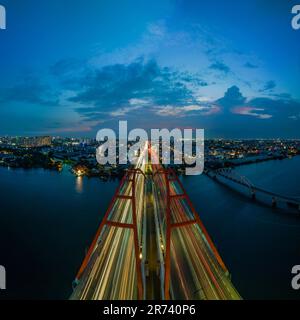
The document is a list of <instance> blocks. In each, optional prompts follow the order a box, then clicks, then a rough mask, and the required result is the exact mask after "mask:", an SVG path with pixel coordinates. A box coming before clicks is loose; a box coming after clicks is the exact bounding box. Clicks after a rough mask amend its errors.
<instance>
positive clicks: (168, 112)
mask: <svg viewBox="0 0 300 320" xmlns="http://www.w3.org/2000/svg"><path fill="white" fill-rule="evenodd" d="M219 111H220V108H219V107H218V106H215V105H212V106H209V105H207V106H203V105H186V106H181V107H175V106H161V107H159V108H156V110H155V113H156V114H157V115H159V116H162V117H170V116H173V117H175V116H176V117H186V116H196V115H203V116H208V115H212V114H215V113H218V112H219Z"/></svg>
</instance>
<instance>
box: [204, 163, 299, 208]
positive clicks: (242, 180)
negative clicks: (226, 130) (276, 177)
mask: <svg viewBox="0 0 300 320" xmlns="http://www.w3.org/2000/svg"><path fill="white" fill-rule="evenodd" d="M205 173H206V175H207V176H209V177H210V178H213V179H214V180H217V181H218V182H221V183H223V184H225V185H227V186H229V187H230V185H229V183H228V182H233V183H234V184H235V185H240V186H242V187H245V188H246V190H247V191H248V192H249V193H248V195H249V196H250V197H251V198H252V199H253V200H260V201H261V202H265V203H267V204H269V205H271V206H272V207H279V208H282V209H287V210H289V211H296V212H299V213H300V197H291V196H286V195H282V194H278V193H275V192H272V191H269V190H266V189H264V188H261V187H258V186H255V185H254V184H253V183H252V182H251V181H250V180H249V179H248V178H247V177H245V176H242V175H240V174H239V173H237V172H236V171H235V170H234V169H231V168H222V169H217V170H207V169H206V170H205ZM233 186H234V185H232V187H233Z"/></svg>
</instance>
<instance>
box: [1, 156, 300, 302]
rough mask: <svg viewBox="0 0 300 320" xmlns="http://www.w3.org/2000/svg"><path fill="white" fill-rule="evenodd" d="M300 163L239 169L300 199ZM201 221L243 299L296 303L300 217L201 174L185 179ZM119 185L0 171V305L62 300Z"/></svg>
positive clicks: (41, 172) (299, 295)
mask: <svg viewBox="0 0 300 320" xmlns="http://www.w3.org/2000/svg"><path fill="white" fill-rule="evenodd" d="M299 168H300V157H295V158H293V159H286V160H282V161H268V162H264V163H259V164H252V165H247V166H241V167H239V168H237V169H236V170H238V172H239V173H241V174H242V175H245V176H247V177H248V178H249V179H250V180H251V181H252V182H253V183H255V184H256V185H259V186H262V187H264V188H266V189H268V190H271V191H274V192H280V193H282V194H286V195H295V196H300V170H299ZM182 180H183V183H184V186H185V188H186V190H187V192H188V194H189V196H190V198H191V200H192V202H193V203H194V206H195V208H196V210H197V212H198V213H199V215H200V218H201V219H202V220H203V222H204V224H205V226H206V228H207V230H208V232H209V233H210V235H211V237H212V238H213V240H214V242H215V243H216V246H217V248H218V250H219V252H220V254H221V256H222V258H223V260H224V261H225V263H226V265H227V267H228V269H229V270H230V273H231V276H232V281H233V283H234V284H235V286H236V287H237V289H238V290H239V292H240V294H241V295H242V297H243V298H245V299H273V298H275V299H280V298H281V299H287V298H290V299H299V298H300V293H299V292H298V291H294V290H293V289H292V288H291V279H292V275H291V269H292V267H293V266H294V265H296V264H300V216H290V215H286V214H283V213H280V212H277V211H274V210H272V209H271V208H269V207H264V206H261V205H259V204H257V203H253V201H251V200H250V199H247V198H245V197H244V196H242V195H240V194H238V193H236V192H235V191H232V190H230V189H228V188H227V187H225V186H223V185H220V184H218V183H216V182H214V181H213V180H211V179H210V178H208V177H207V176H205V175H201V176H197V177H183V178H182ZM117 185H118V182H117V181H110V182H103V181H100V180H99V179H96V178H92V179H88V178H76V177H74V176H73V175H71V174H70V173H69V172H68V171H67V170H64V171H63V172H62V173H57V172H51V171H46V170H22V169H17V170H12V169H10V170H9V169H6V168H0V197H1V207H0V208H1V209H0V221H1V224H0V265H3V266H5V268H6V272H7V290H6V291H2V292H1V291H0V298H1V297H3V298H16V299H66V298H68V297H69V295H70V294H71V290H72V289H71V284H72V281H73V279H74V278H75V275H76V272H77V270H78V268H79V266H80V264H81V262H82V259H83V257H84V253H85V250H86V248H87V247H88V245H89V243H90V242H91V240H92V238H93V236H94V234H95V232H96V229H97V226H98V225H99V223H100V221H101V218H102V217H103V215H104V213H105V210H106V208H107V206H108V204H109V202H110V200H111V198H112V196H113V193H114V191H115V189H116V187H117Z"/></svg>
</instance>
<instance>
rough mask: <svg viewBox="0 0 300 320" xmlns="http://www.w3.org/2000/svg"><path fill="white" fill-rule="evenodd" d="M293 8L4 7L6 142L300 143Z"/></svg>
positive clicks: (129, 3)
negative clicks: (188, 138)
mask: <svg viewBox="0 0 300 320" xmlns="http://www.w3.org/2000/svg"><path fill="white" fill-rule="evenodd" d="M296 2H297V1H287V0H269V1H266V0H252V1H235V0H227V1H221V0H211V1H204V0H197V1H192V0H185V1H183V0H182V1H181V0H174V1H171V0H170V1H166V0H159V1H156V0H152V1H144V0H136V1H134V0H118V1H115V0H106V1H101V0H89V1H83V0H76V1H71V0H69V1H68V0H64V1H63V0H52V1H37V0H36V1H34V0H19V1H5V0H0V3H1V4H2V5H5V7H6V11H7V30H0V135H6V134H7V135H43V134H51V135H62V136H90V137H94V136H95V135H96V132H97V131H98V130H99V129H101V128H103V127H106V128H115V127H116V126H117V123H118V120H128V121H129V127H140V128H145V129H149V128H157V127H159V128H163V127H167V128H174V127H179V128H196V127H197V128H204V129H205V130H206V136H207V137H224V138H260V137H262V138H277V137H283V138H300V130H299V124H300V90H299V84H300V31H295V30H293V29H292V28H291V19H292V14H291V9H292V6H293V5H294V4H296Z"/></svg>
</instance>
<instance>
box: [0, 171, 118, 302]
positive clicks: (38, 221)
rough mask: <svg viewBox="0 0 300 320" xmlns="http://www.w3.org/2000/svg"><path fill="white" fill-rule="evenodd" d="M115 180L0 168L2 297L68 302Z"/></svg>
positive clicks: (66, 173) (115, 184) (112, 190)
mask: <svg viewBox="0 0 300 320" xmlns="http://www.w3.org/2000/svg"><path fill="white" fill-rule="evenodd" d="M116 186H117V182H110V183H105V182H101V181H100V180H98V179H90V180H89V179H85V178H84V179H82V178H75V177H74V176H72V175H71V174H70V173H68V172H67V171H66V172H63V173H57V172H50V171H44V170H29V171H23V170H7V169H4V168H0V199H1V203H0V265H3V266H5V268H6V273H7V290H6V291H5V292H3V291H2V292H1V291H0V298H1V297H3V298H17V299H19V298H21V299H65V298H68V297H69V295H70V294H71V291H72V289H71V288H72V281H73V280H74V278H75V275H76V272H77V271H78V268H79V267H80V264H81V262H82V259H83V257H84V254H85V250H86V248H87V246H88V245H89V244H90V243H91V240H92V238H93V236H94V234H95V232H96V229H97V226H98V225H99V223H100V221H101V218H102V216H103V215H104V212H105V209H106V208H107V206H108V204H109V201H110V199H111V197H112V195H113V193H114V190H115V188H116Z"/></svg>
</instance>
